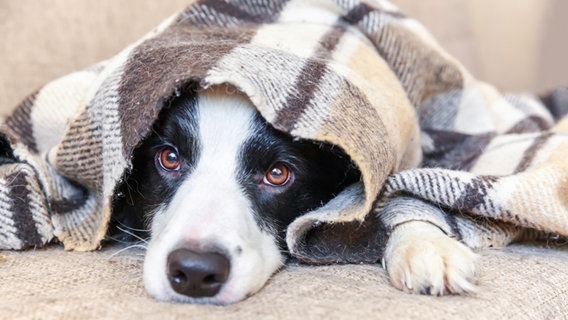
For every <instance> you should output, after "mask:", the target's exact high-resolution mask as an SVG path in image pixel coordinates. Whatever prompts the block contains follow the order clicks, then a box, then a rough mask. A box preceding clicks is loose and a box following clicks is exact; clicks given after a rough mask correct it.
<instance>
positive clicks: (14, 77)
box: [0, 0, 568, 319]
mask: <svg viewBox="0 0 568 320" xmlns="http://www.w3.org/2000/svg"><path fill="white" fill-rule="evenodd" d="M186 2H187V1H185V0H168V1H155V0H119V1H117V0H98V1H87V0H82V1H79V0H3V1H1V2H0V34H1V35H2V37H3V39H2V46H0V59H1V61H2V62H1V63H0V68H1V69H0V115H6V114H7V113H8V112H9V111H10V110H11V108H12V107H13V106H14V105H15V104H16V103H17V102H18V101H20V100H21V99H22V98H23V97H24V96H25V95H26V94H27V93H29V92H31V91H33V90H34V89H36V88H37V87H39V86H40V85H41V84H43V83H45V82H46V81H48V80H50V79H52V78H54V77H56V76H60V75H63V74H65V73H67V72H69V71H72V70H74V69H77V68H82V67H85V66H88V65H90V64H92V63H94V62H96V61H99V60H102V59H104V58H106V57H109V56H111V55H112V54H114V53H116V52H117V51H118V50H119V49H121V48H122V47H124V46H125V45H126V44H128V43H129V42H131V41H133V40H135V39H137V38H138V37H140V36H141V35H142V34H144V33H145V32H146V31H148V30H149V29H151V28H152V27H153V26H154V25H156V24H157V23H158V22H159V21H160V20H162V19H163V18H164V17H166V16H168V15H170V14H171V13H173V12H175V11H176V10H177V9H179V8H182V7H183V6H184V5H185V4H186ZM394 2H395V3H396V4H398V5H399V6H400V7H401V8H403V9H404V10H405V11H406V12H407V13H409V14H410V15H412V16H414V17H417V18H419V19H420V20H422V21H423V22H424V23H425V24H426V25H427V26H428V27H429V28H430V29H431V30H432V32H433V33H434V35H435V36H436V37H437V38H438V39H439V40H440V41H441V43H442V44H443V46H445V47H446V48H447V49H448V50H449V51H450V53H452V54H454V55H456V56H457V57H458V58H459V59H460V60H461V61H463V62H464V63H465V64H466V66H467V67H468V68H470V69H471V70H472V71H473V73H474V74H475V75H476V76H478V77H479V78H482V79H485V80H488V81H491V82H493V83H496V84H497V85H498V86H499V87H500V88H504V89H537V90H542V89H543V88H545V86H551V85H553V84H567V82H568V81H567V76H566V75H568V70H566V69H565V67H566V66H567V65H568V64H566V63H565V62H564V61H563V59H564V57H565V56H566V55H568V49H567V47H566V44H565V43H563V42H566V41H565V40H562V39H564V38H562V37H564V35H563V34H562V30H566V28H568V25H567V24H568V23H567V22H566V21H562V19H558V17H560V14H559V12H562V11H561V10H562V9H563V8H564V10H565V11H564V12H566V10H568V8H567V3H568V2H566V1H562V0H527V1H522V2H519V1H518V0H500V1H499V3H498V5H497V4H496V2H494V1H491V0H430V1H420V0H399V1H396V0H394ZM555 17H557V19H555ZM518 21H522V22H523V23H519V22H518ZM563 24H564V25H563ZM522 28H524V29H522ZM504 39H505V40H504ZM547 44H551V45H550V46H549V45H547ZM562 53H564V54H562ZM545 71H546V72H545ZM562 82H563V83H562ZM120 249H121V248H120V247H116V246H113V247H107V248H105V249H103V250H102V251H98V252H92V253H69V252H64V251H63V250H62V249H61V248H59V247H57V246H55V247H51V248H48V249H40V250H35V251H28V252H22V253H19V252H0V279H2V280H1V281H0V297H2V299H0V318H2V319H4V318H6V319H15V318H24V319H27V318H37V319H63V318H77V319H99V318H110V319H116V318H123V319H130V318H133V319H134V318H136V319H139V318H160V319H162V318H199V319H203V318H206V319H207V318H212V319H219V318H230V319H250V318H254V319H256V318H267V319H288V318H290V319H292V318H293V319H303V318H306V319H320V318H321V319H323V318H325V319H328V318H331V319H335V318H338V319H342V318H345V319H364V318H387V319H403V318H417V319H419V318H423V319H428V318H433V319H444V318H451V319H484V318H485V319H496V318H510V319H554V318H558V319H562V318H568V272H567V269H568V246H566V245H564V246H560V247H556V248H546V245H545V244H538V245H514V246H511V247H509V248H506V249H504V250H485V251H482V252H481V253H480V255H481V259H480V277H479V292H478V293H477V294H475V295H473V296H467V297H460V296H450V297H427V296H416V295H408V294H405V293H402V292H399V291H397V290H396V289H394V288H392V287H391V286H390V284H389V282H388V278H387V277H386V274H385V271H384V270H383V269H381V267H380V266H379V265H346V266H324V267H312V266H309V267H308V266H299V265H290V266H287V267H286V268H285V269H284V270H282V271H281V272H279V273H278V274H276V275H275V276H274V277H273V279H272V280H271V281H270V282H269V283H268V284H267V285H266V287H265V288H264V289H263V290H262V291H261V292H260V293H258V294H256V295H254V296H252V297H250V298H249V299H247V300H245V301H244V302H242V303H239V304H235V305H232V306H228V307H215V306H197V305H175V304H167V303H159V302H156V301H154V300H152V299H151V298H149V297H147V296H146V294H145V292H144V289H143V286H142V283H141V263H142V259H143V256H142V254H143V252H142V251H141V250H139V249H130V250H126V251H121V250H120Z"/></svg>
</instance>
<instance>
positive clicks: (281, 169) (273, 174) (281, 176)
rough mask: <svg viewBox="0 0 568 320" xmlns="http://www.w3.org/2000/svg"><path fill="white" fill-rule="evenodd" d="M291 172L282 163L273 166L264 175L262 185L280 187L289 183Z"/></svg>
mask: <svg viewBox="0 0 568 320" xmlns="http://www.w3.org/2000/svg"><path fill="white" fill-rule="evenodd" d="M291 177H292V171H291V170H290V168H288V166H287V165H285V164H284V163H282V162H277V163H275V164H273V165H272V166H271V167H270V168H269V169H268V171H267V172H266V174H265V175H264V183H266V184H268V185H271V186H274V187H280V186H283V185H286V184H287V183H288V182H290V178H291Z"/></svg>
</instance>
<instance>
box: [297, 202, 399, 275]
mask: <svg viewBox="0 0 568 320" xmlns="http://www.w3.org/2000/svg"><path fill="white" fill-rule="evenodd" d="M388 237H389V231H388V230H387V228H386V227H385V225H384V224H383V223H382V222H381V221H380V219H379V218H378V216H377V215H376V214H374V213H370V214H368V215H367V216H366V218H365V220H364V221H362V222H361V221H351V222H339V223H321V224H319V225H317V226H314V227H313V228H311V229H310V230H308V231H307V232H306V233H305V234H304V236H303V238H301V239H298V240H297V242H296V246H295V250H294V251H295V254H294V256H295V257H296V258H297V259H298V260H300V261H302V262H305V263H310V264H331V263H376V262H378V261H380V259H381V258H382V256H383V252H384V248H385V246H386V242H387V240H388Z"/></svg>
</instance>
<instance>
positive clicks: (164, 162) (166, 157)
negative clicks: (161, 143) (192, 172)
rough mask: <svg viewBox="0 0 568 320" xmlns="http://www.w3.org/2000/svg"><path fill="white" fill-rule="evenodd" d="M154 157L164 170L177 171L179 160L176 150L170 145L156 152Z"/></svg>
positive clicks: (179, 165)
mask: <svg viewBox="0 0 568 320" xmlns="http://www.w3.org/2000/svg"><path fill="white" fill-rule="evenodd" d="M156 158H157V159H158V162H159V163H160V166H161V167H162V169H164V170H166V171H178V170H179V169H180V167H181V160H180V157H179V154H178V152H177V150H175V149H174V148H172V147H165V148H163V149H162V150H160V151H159V152H158V153H157V154H156Z"/></svg>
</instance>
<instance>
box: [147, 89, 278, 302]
mask: <svg viewBox="0 0 568 320" xmlns="http://www.w3.org/2000/svg"><path fill="white" fill-rule="evenodd" d="M198 110H199V121H198V125H199V135H200V137H199V139H200V144H201V152H200V156H199V159H198V160H197V164H196V167H195V169H194V170H193V172H191V174H190V175H189V176H188V177H187V178H186V179H185V181H183V183H182V185H181V186H180V187H179V189H178V191H177V192H176V194H175V195H174V197H173V199H172V200H171V202H170V204H169V205H168V206H167V207H162V208H159V209H158V210H156V212H155V216H154V219H153V222H152V227H151V233H152V237H151V240H150V244H149V245H148V250H147V254H146V259H145V263H144V283H145V286H146V289H147V291H148V292H149V293H150V295H152V296H153V297H154V298H156V299H158V300H167V301H172V300H173V301H182V302H203V303H215V304H228V303H233V302H236V301H239V300H242V299H244V298H245V297H246V296H247V295H250V294H252V293H254V292H256V291H258V290H259V289H260V288H262V286H263V285H264V283H265V282H266V281H267V280H268V278H269V277H270V276H271V275H272V273H274V272H275V271H276V270H278V269H279V268H280V267H281V266H282V264H283V257H282V255H281V253H280V251H279V249H278V247H277V245H276V241H275V239H274V237H273V236H272V235H271V234H268V233H266V232H264V231H262V230H261V229H260V227H259V226H258V224H257V223H256V221H255V219H254V216H253V212H252V209H251V204H250V200H248V198H247V197H246V195H245V194H244V191H243V190H242V188H241V187H240V185H239V183H238V181H237V173H238V167H237V166H238V154H239V152H240V148H241V147H242V146H243V145H244V142H245V140H246V139H247V137H248V135H249V134H251V129H250V123H251V119H252V116H253V115H254V108H253V107H252V106H251V104H250V102H248V100H245V99H244V98H242V97H240V96H237V95H224V96H219V95H218V94H217V93H215V92H214V93H209V94H205V95H201V96H200V98H199V101H198ZM180 246H186V247H188V248H190V249H191V248H193V249H197V248H207V247H208V246H216V247H218V248H222V249H223V250H225V253H227V254H228V255H229V259H230V262H231V267H230V275H229V278H228V280H227V282H226V283H225V285H224V286H223V288H222V289H221V291H220V292H219V293H218V294H217V295H216V296H214V297H211V298H199V299H193V298H189V297H187V296H184V295H180V294H178V293H176V292H175V291H174V290H173V289H171V287H170V285H169V282H168V279H167V276H166V274H167V272H166V264H167V257H168V254H169V252H171V251H173V250H175V249H177V248H179V247H180ZM239 252H240V253H239Z"/></svg>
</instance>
